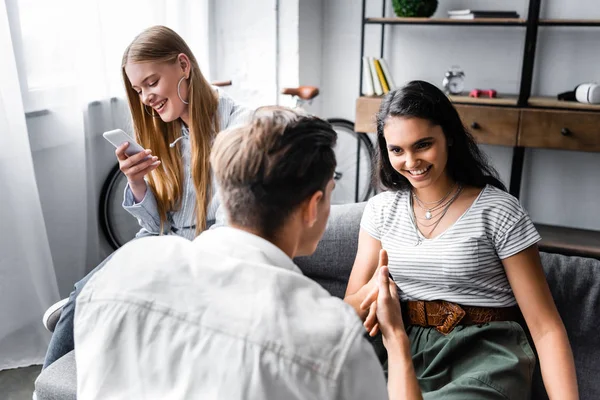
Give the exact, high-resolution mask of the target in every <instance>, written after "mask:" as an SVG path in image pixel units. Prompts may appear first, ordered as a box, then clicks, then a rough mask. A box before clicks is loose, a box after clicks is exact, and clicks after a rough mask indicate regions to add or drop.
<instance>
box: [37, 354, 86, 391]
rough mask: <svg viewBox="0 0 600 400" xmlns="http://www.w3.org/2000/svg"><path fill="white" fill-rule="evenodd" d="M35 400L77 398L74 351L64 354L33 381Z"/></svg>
mask: <svg viewBox="0 0 600 400" xmlns="http://www.w3.org/2000/svg"><path fill="white" fill-rule="evenodd" d="M35 394H36V398H37V400H71V399H72V400H75V399H76V398H77V372H76V370H75V351H71V352H70V353H67V354H65V355H64V356H62V357H61V358H59V359H58V360H56V361H55V362H54V363H52V364H50V365H49V366H48V368H46V369H45V370H43V371H42V373H41V374H40V375H39V376H38V378H37V379H36V380H35Z"/></svg>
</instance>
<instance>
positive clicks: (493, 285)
mask: <svg viewBox="0 0 600 400" xmlns="http://www.w3.org/2000/svg"><path fill="white" fill-rule="evenodd" d="M360 225H361V228H362V229H364V230H365V231H366V232H367V233H368V234H369V235H371V236H372V237H373V238H375V239H377V240H379V241H380V242H381V245H382V247H383V248H384V249H385V250H387V252H388V256H389V269H390V273H391V274H392V275H393V277H394V281H395V282H396V284H397V285H398V287H399V288H400V291H399V292H400V297H401V300H446V301H450V302H454V303H458V304H464V305H470V306H481V307H508V306H512V305H514V304H516V300H515V297H514V295H513V292H512V290H511V288H510V285H509V283H508V279H507V277H506V273H505V271H504V267H503V266H502V262H501V260H503V259H505V258H507V257H510V256H512V255H515V254H517V253H518V252H520V251H522V250H525V249H526V248H528V247H529V246H531V245H533V244H535V243H537V242H538V241H539V240H540V239H541V238H540V236H539V234H538V233H537V231H536V229H535V227H534V225H533V223H532V222H531V219H529V216H528V215H527V213H526V212H525V210H523V207H521V204H520V203H519V201H518V200H517V199H516V198H514V197H513V196H511V195H510V194H508V193H506V192H504V191H502V190H500V189H498V188H496V187H494V186H491V185H487V186H486V187H485V188H484V189H483V190H482V191H481V193H480V194H479V196H478V197H477V199H475V201H474V202H473V204H472V205H471V206H470V207H469V208H468V209H467V211H465V213H464V214H463V215H462V216H461V217H460V218H459V219H458V220H457V221H456V222H455V223H454V224H453V225H451V226H450V227H449V228H448V229H446V231H444V232H442V233H441V234H440V235H438V236H436V237H435V238H432V239H426V238H424V237H423V236H422V235H421V233H420V232H419V231H418V230H417V229H415V224H414V222H413V215H412V210H411V202H410V192H409V191H398V192H384V193H380V194H378V195H377V196H375V197H373V198H371V199H370V200H369V202H368V203H367V205H366V208H365V211H364V214H363V217H362V221H361V224H360Z"/></svg>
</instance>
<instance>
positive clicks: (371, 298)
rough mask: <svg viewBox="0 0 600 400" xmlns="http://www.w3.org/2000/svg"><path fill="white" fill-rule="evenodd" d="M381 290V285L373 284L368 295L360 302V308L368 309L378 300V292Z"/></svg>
mask: <svg viewBox="0 0 600 400" xmlns="http://www.w3.org/2000/svg"><path fill="white" fill-rule="evenodd" d="M378 292H379V287H378V286H377V285H375V286H373V289H371V291H370V292H369V294H367V297H365V299H364V300H363V301H362V303H360V309H361V310H366V309H367V308H369V307H370V306H371V304H372V303H373V302H374V301H376V300H377V293H378Z"/></svg>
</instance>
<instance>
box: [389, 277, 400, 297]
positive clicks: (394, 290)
mask: <svg viewBox="0 0 600 400" xmlns="http://www.w3.org/2000/svg"><path fill="white" fill-rule="evenodd" d="M389 287H390V296H391V297H392V299H393V300H395V301H399V299H398V286H397V285H396V282H394V281H393V280H391V279H390V284H389Z"/></svg>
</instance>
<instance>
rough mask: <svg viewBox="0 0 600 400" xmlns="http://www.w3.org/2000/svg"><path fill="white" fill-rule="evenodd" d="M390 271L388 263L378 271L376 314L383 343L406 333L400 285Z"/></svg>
mask: <svg viewBox="0 0 600 400" xmlns="http://www.w3.org/2000/svg"><path fill="white" fill-rule="evenodd" d="M389 275H390V272H389V269H388V267H387V265H384V266H382V267H381V268H380V270H379V271H378V277H377V287H378V289H379V293H378V295H377V301H376V303H377V308H376V310H375V311H376V316H377V322H378V324H379V329H380V330H381V334H382V335H383V344H384V345H385V344H386V339H390V338H394V337H397V336H398V335H399V334H404V322H403V321H402V310H401V309H400V300H399V299H398V287H397V286H396V283H394V281H393V280H392V279H390V277H389Z"/></svg>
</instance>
